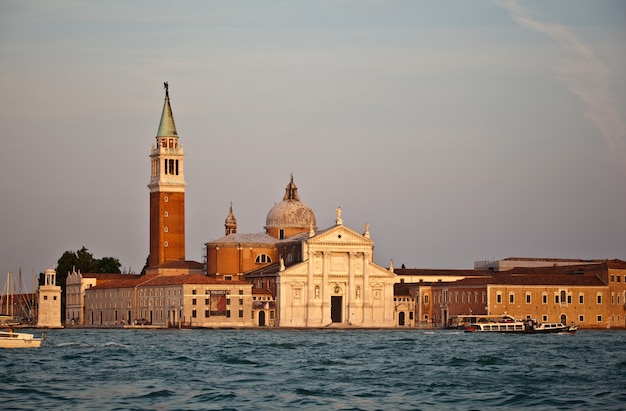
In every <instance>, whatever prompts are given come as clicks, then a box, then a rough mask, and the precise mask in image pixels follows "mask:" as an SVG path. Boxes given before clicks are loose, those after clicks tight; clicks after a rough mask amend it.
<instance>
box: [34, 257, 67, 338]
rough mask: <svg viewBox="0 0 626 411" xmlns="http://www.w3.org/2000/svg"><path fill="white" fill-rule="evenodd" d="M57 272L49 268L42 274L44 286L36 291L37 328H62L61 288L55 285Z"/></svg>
mask: <svg viewBox="0 0 626 411" xmlns="http://www.w3.org/2000/svg"><path fill="white" fill-rule="evenodd" d="M56 277H57V272H56V271H55V270H54V269H53V268H50V269H48V270H46V271H45V272H44V284H43V285H40V286H39V288H38V289H37V294H38V312H37V327H43V328H62V327H63V326H62V325H61V287H60V286H58V285H56Z"/></svg>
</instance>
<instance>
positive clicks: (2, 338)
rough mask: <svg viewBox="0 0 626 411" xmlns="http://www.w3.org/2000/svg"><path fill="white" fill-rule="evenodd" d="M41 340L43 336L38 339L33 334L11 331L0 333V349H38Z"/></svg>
mask: <svg viewBox="0 0 626 411" xmlns="http://www.w3.org/2000/svg"><path fill="white" fill-rule="evenodd" d="M43 340H44V338H43V335H42V336H41V337H39V338H38V337H35V336H34V335H33V334H27V333H16V332H14V331H13V330H11V329H9V330H8V331H0V348H39V347H41V343H42V342H43Z"/></svg>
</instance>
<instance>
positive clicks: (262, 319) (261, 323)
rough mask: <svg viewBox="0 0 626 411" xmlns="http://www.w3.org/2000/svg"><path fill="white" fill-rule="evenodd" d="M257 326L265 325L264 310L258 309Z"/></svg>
mask: <svg viewBox="0 0 626 411" xmlns="http://www.w3.org/2000/svg"><path fill="white" fill-rule="evenodd" d="M259 327H265V311H259Z"/></svg>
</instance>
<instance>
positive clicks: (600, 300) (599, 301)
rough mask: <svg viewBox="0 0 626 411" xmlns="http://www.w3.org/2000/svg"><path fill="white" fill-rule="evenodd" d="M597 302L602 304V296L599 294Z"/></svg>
mask: <svg viewBox="0 0 626 411" xmlns="http://www.w3.org/2000/svg"><path fill="white" fill-rule="evenodd" d="M596 302H597V303H598V304H602V294H598V295H597V296H596Z"/></svg>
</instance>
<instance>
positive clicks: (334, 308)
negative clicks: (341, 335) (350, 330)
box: [330, 295, 343, 323]
mask: <svg viewBox="0 0 626 411" xmlns="http://www.w3.org/2000/svg"><path fill="white" fill-rule="evenodd" d="M342 300H343V297H341V296H340V295H334V296H332V297H330V319H331V321H332V322H334V323H340V322H341V321H342V318H341V308H342Z"/></svg>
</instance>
